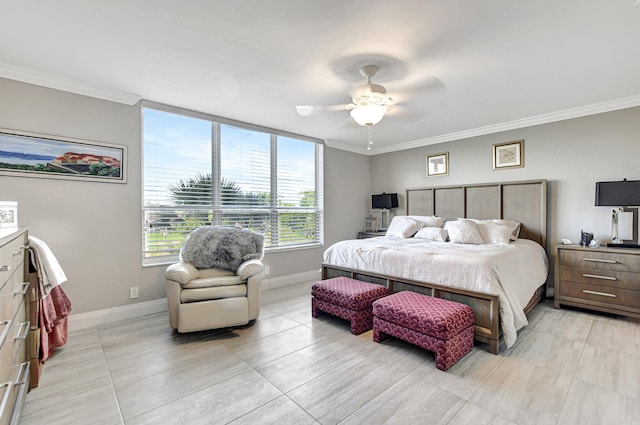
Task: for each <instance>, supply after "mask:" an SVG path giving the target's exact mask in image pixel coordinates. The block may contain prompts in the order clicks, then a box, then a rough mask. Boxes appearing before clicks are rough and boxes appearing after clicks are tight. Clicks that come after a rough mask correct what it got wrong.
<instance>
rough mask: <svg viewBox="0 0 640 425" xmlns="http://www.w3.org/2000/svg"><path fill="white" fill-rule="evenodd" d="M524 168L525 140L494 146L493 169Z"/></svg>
mask: <svg viewBox="0 0 640 425" xmlns="http://www.w3.org/2000/svg"><path fill="white" fill-rule="evenodd" d="M520 167H524V140H516V141H513V142H507V143H500V144H496V145H493V169H494V170H502V169H507V168H520Z"/></svg>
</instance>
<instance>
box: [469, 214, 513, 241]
mask: <svg viewBox="0 0 640 425" xmlns="http://www.w3.org/2000/svg"><path fill="white" fill-rule="evenodd" d="M473 221H475V222H476V223H495V224H501V225H503V226H507V227H508V228H510V229H511V237H510V238H511V240H512V241H515V240H517V239H518V236H520V228H521V227H522V224H521V223H520V222H519V221H513V220H505V219H503V218H492V219H489V220H475V219H474V220H473Z"/></svg>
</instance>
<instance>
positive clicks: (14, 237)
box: [0, 228, 30, 425]
mask: <svg viewBox="0 0 640 425" xmlns="http://www.w3.org/2000/svg"><path fill="white" fill-rule="evenodd" d="M28 242H29V241H28V239H27V230H26V228H19V229H13V230H9V229H0V425H5V424H16V423H17V421H18V416H20V412H21V410H22V404H23V402H24V397H25V395H26V393H27V391H28V390H29V372H30V371H29V362H28V361H27V347H26V343H27V342H26V341H27V336H28V333H29V328H30V325H29V319H28V318H29V312H28V309H29V305H28V304H29V303H28V302H27V300H26V298H27V297H26V294H27V291H28V289H29V279H28V268H27V266H28V264H27V261H26V259H27V246H28V245H27V244H28Z"/></svg>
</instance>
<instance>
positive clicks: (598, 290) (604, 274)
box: [554, 245, 640, 318]
mask: <svg viewBox="0 0 640 425" xmlns="http://www.w3.org/2000/svg"><path fill="white" fill-rule="evenodd" d="M556 252H557V255H556V267H555V269H556V276H555V297H554V306H555V307H556V308H560V307H561V306H562V305H570V306H574V307H582V308H587V309H591V310H597V311H603V312H606V313H613V314H619V315H622V316H629V317H635V318H640V250H636V249H624V248H607V247H601V248H583V247H580V246H577V245H558V246H556Z"/></svg>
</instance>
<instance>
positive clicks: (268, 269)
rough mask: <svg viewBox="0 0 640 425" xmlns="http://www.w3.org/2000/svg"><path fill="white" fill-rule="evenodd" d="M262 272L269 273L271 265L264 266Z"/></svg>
mask: <svg viewBox="0 0 640 425" xmlns="http://www.w3.org/2000/svg"><path fill="white" fill-rule="evenodd" d="M264 274H271V267H269V266H264Z"/></svg>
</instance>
